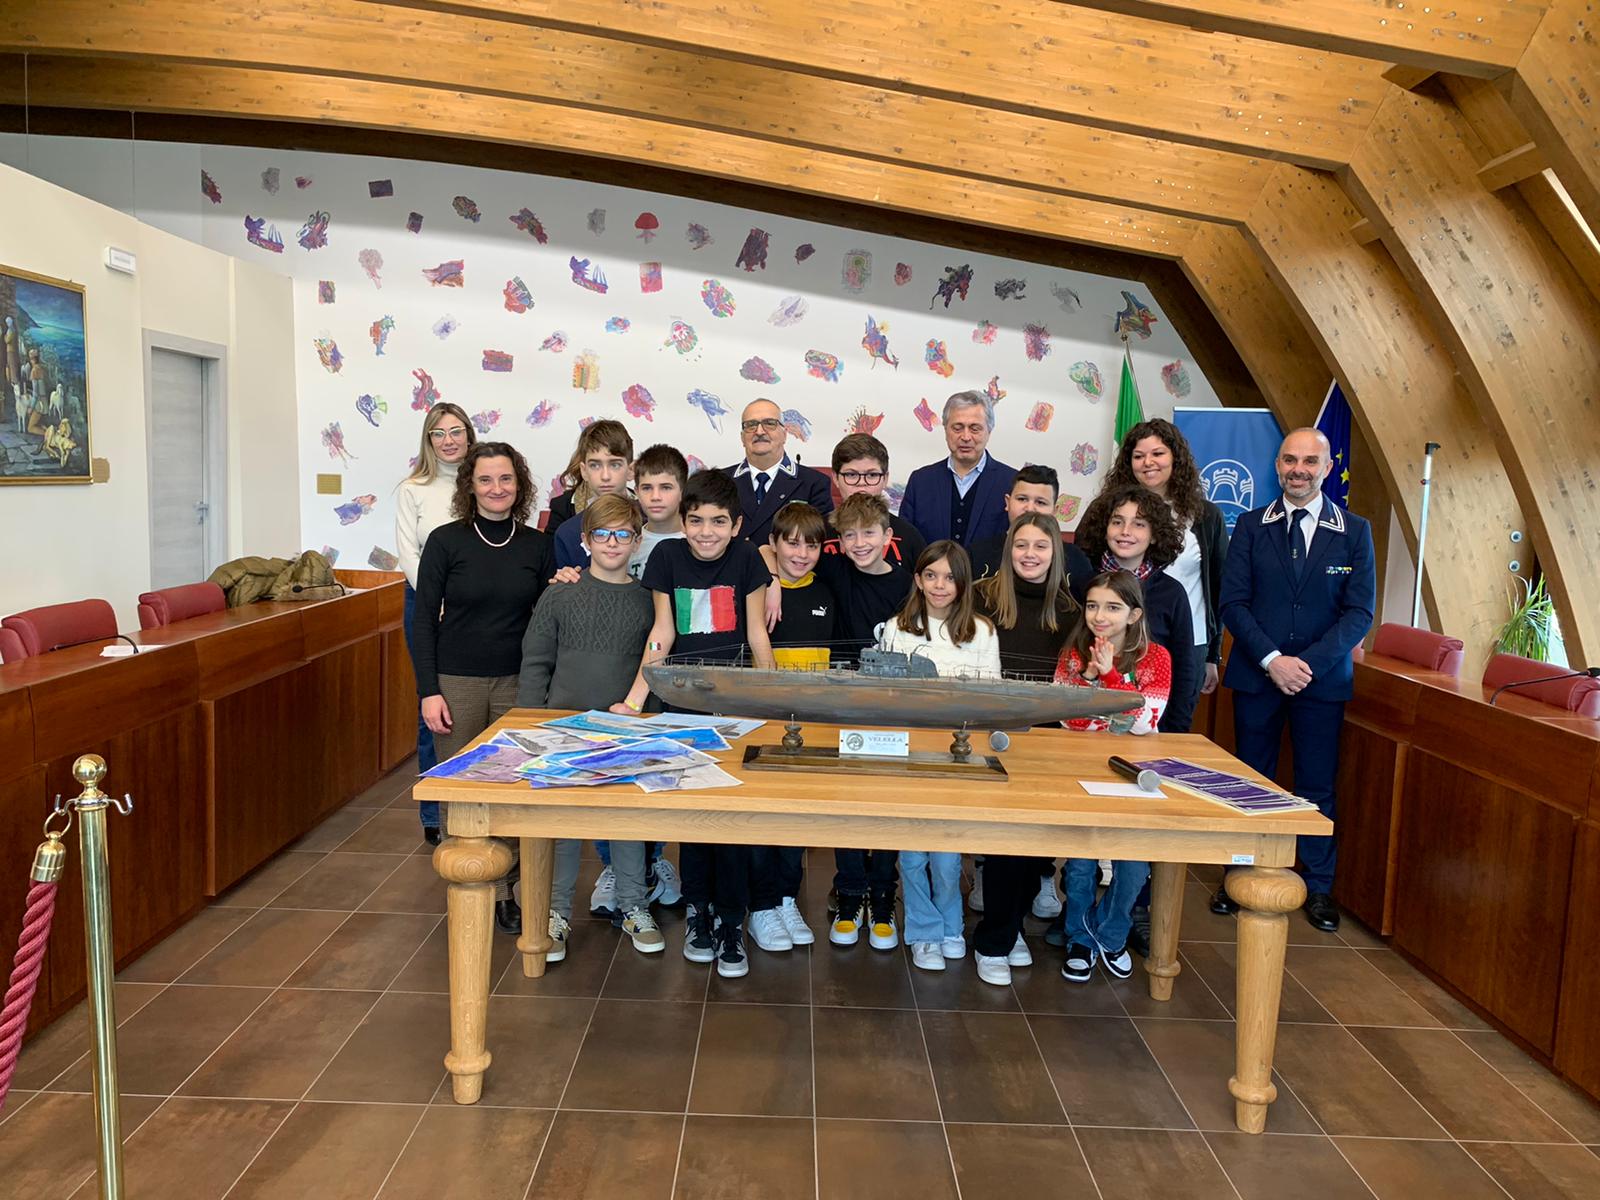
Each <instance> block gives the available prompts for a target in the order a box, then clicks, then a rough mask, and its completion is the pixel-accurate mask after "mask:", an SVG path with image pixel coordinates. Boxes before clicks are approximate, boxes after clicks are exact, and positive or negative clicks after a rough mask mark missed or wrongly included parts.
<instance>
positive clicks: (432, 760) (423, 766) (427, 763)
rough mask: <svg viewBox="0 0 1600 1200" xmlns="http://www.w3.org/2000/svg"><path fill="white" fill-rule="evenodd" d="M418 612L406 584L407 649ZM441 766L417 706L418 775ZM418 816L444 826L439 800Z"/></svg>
mask: <svg viewBox="0 0 1600 1200" xmlns="http://www.w3.org/2000/svg"><path fill="white" fill-rule="evenodd" d="M416 610H417V592H416V589H415V588H413V587H412V586H411V585H410V584H409V583H408V584H406V603H405V617H404V620H405V623H406V625H405V629H406V649H407V650H408V651H409V650H410V649H411V617H412V614H413V613H415V612H416ZM438 765H439V755H438V752H437V751H435V750H434V748H433V731H432V730H431V729H429V728H428V726H427V725H426V724H425V723H424V722H423V720H422V705H421V703H420V702H419V703H418V705H417V774H419V775H420V774H422V772H424V771H431V770H433V768H434V767H437V766H438ZM417 812H418V815H419V816H421V818H422V824H423V825H424V826H425V827H430V828H433V829H439V828H442V827H443V826H444V817H443V815H442V814H441V813H440V811H439V802H438V801H437V800H423V801H420V802H419V803H418V804H417Z"/></svg>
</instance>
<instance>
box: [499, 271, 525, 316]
mask: <svg viewBox="0 0 1600 1200" xmlns="http://www.w3.org/2000/svg"><path fill="white" fill-rule="evenodd" d="M501 295H503V296H504V297H505V304H506V311H507V312H514V313H525V312H527V311H528V310H529V309H530V308H532V307H533V293H532V292H530V291H529V290H528V285H527V284H525V283H523V282H522V276H520V275H513V276H512V277H511V278H510V279H508V280H506V286H505V290H504V291H503V292H502V293H501Z"/></svg>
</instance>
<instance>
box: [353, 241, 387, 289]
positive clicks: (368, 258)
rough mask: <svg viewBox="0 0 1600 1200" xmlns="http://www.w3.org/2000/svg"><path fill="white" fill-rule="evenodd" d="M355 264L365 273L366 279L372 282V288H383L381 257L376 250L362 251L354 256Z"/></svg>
mask: <svg viewBox="0 0 1600 1200" xmlns="http://www.w3.org/2000/svg"><path fill="white" fill-rule="evenodd" d="M356 262H357V263H359V264H360V265H361V269H362V270H363V271H365V272H366V273H367V278H368V279H370V280H372V286H373V287H376V288H381V287H382V286H383V274H382V272H383V255H381V254H379V253H378V252H377V251H376V250H370V249H369V250H363V251H361V253H359V254H357V255H356Z"/></svg>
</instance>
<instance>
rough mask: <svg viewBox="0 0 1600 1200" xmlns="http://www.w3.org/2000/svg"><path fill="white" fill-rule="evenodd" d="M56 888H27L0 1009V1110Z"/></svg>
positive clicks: (24, 1023) (40, 962)
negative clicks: (26, 896) (12, 958)
mask: <svg viewBox="0 0 1600 1200" xmlns="http://www.w3.org/2000/svg"><path fill="white" fill-rule="evenodd" d="M56 886H57V885H56V884H54V883H35V884H33V886H31V887H30V888H29V889H28V905H27V909H26V910H25V911H24V913H23V916H22V935H21V936H20V937H19V938H18V939H17V956H16V959H15V960H14V961H13V963H12V966H11V984H10V986H9V987H7V988H6V999H5V1005H4V1007H0V1110H4V1109H5V1106H6V1094H7V1093H8V1092H10V1090H11V1076H12V1075H13V1074H14V1073H15V1072H16V1069H17V1054H18V1053H19V1052H20V1051H21V1049H22V1031H23V1030H24V1029H26V1028H27V1027H28V1011H29V1009H31V1008H32V1007H33V993H34V989H35V988H36V987H37V986H38V983H39V972H40V971H41V970H42V969H43V967H44V948H45V946H46V945H48V944H49V942H50V922H51V919H52V918H53V917H54V916H55V912H56Z"/></svg>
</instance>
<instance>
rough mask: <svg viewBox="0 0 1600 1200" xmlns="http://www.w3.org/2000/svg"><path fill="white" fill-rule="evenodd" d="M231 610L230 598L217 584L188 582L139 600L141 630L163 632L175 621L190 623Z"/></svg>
mask: <svg viewBox="0 0 1600 1200" xmlns="http://www.w3.org/2000/svg"><path fill="white" fill-rule="evenodd" d="M227 607H228V597H227V595H226V594H225V593H224V592H223V590H222V589H221V588H220V587H218V586H217V585H216V584H214V583H186V584H184V585H182V586H181V587H170V588H162V589H161V590H160V591H156V592H145V593H144V594H143V595H142V596H140V597H139V628H140V629H160V628H161V627H162V626H163V625H171V624H172V623H173V622H174V621H187V620H188V619H189V618H190V617H198V616H202V615H203V614H205V613H212V612H221V611H222V610H223V609H225V608H227Z"/></svg>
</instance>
